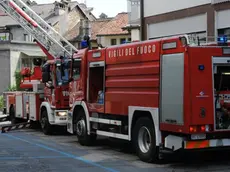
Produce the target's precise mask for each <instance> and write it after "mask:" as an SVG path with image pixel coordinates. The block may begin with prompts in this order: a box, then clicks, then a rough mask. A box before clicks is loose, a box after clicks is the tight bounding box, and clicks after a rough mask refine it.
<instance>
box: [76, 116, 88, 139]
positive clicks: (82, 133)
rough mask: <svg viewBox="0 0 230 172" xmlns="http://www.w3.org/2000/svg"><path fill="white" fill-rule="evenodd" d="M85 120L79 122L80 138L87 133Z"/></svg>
mask: <svg viewBox="0 0 230 172" xmlns="http://www.w3.org/2000/svg"><path fill="white" fill-rule="evenodd" d="M85 130H86V128H85V120H84V119H81V120H80V121H78V122H77V134H78V135H79V136H83V135H84V133H85Z"/></svg>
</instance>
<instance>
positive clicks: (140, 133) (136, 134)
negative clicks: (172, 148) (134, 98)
mask: <svg viewBox="0 0 230 172" xmlns="http://www.w3.org/2000/svg"><path fill="white" fill-rule="evenodd" d="M144 136H147V137H144ZM144 138H145V139H146V138H147V140H150V141H149V142H150V143H148V141H146V140H145V139H144ZM148 138H149V139H148ZM132 143H133V146H134V149H135V151H136V154H137V155H138V157H139V158H140V160H142V161H144V162H148V163H150V162H157V161H158V154H159V151H158V148H157V147H156V135H155V129H154V124H153V123H152V120H150V119H149V118H148V117H142V118H140V119H138V120H137V122H136V124H135V126H134V129H133V132H132Z"/></svg>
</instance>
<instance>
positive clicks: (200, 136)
mask: <svg viewBox="0 0 230 172" xmlns="http://www.w3.org/2000/svg"><path fill="white" fill-rule="evenodd" d="M191 139H192V140H202V139H206V134H192V135H191Z"/></svg>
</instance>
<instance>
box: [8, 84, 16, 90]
mask: <svg viewBox="0 0 230 172" xmlns="http://www.w3.org/2000/svg"><path fill="white" fill-rule="evenodd" d="M6 91H17V88H16V86H15V85H12V86H9V87H8V88H7V90H6Z"/></svg>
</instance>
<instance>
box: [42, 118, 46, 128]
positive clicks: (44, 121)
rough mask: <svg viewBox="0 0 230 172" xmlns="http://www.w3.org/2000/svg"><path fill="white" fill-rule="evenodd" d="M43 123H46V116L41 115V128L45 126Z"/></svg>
mask: <svg viewBox="0 0 230 172" xmlns="http://www.w3.org/2000/svg"><path fill="white" fill-rule="evenodd" d="M45 123H46V118H45V117H42V119H41V127H42V128H45Z"/></svg>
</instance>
